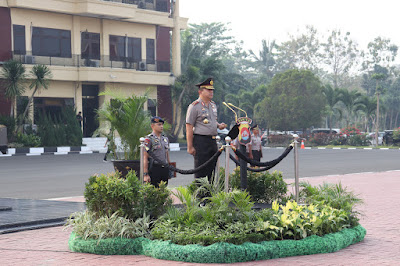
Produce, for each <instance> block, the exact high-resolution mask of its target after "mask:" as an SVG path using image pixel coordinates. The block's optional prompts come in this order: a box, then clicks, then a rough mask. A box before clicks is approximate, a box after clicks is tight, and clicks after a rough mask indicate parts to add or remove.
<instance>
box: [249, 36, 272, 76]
mask: <svg viewBox="0 0 400 266" xmlns="http://www.w3.org/2000/svg"><path fill="white" fill-rule="evenodd" d="M261 45H262V46H261V50H260V51H259V53H258V56H257V55H256V54H255V52H253V50H250V51H249V52H250V55H251V57H252V59H253V60H254V67H255V68H256V69H257V70H258V71H259V73H260V74H261V75H266V76H267V77H270V78H271V77H272V76H273V74H274V72H273V67H274V65H275V58H274V56H275V54H274V50H275V49H276V48H277V47H278V46H277V45H276V43H275V40H273V41H272V42H267V41H266V40H265V39H264V40H262V41H261Z"/></svg>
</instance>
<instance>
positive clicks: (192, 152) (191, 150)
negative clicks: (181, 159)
mask: <svg viewBox="0 0 400 266" xmlns="http://www.w3.org/2000/svg"><path fill="white" fill-rule="evenodd" d="M187 152H188V153H189V154H191V155H193V156H195V155H196V149H195V148H194V147H193V146H192V147H187Z"/></svg>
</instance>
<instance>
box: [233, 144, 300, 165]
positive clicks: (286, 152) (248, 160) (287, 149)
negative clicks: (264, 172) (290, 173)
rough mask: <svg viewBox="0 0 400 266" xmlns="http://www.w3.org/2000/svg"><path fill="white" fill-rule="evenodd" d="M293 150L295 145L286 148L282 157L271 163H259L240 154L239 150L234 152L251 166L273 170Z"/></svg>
mask: <svg viewBox="0 0 400 266" xmlns="http://www.w3.org/2000/svg"><path fill="white" fill-rule="evenodd" d="M292 149H293V143H292V144H290V146H289V147H287V148H286V150H285V151H284V152H283V153H282V154H281V156H279V157H278V158H276V159H275V160H272V161H269V162H258V161H255V160H252V159H250V158H248V157H247V156H246V155H245V154H243V153H242V152H240V151H239V150H238V149H233V151H234V152H235V154H236V155H237V156H238V157H239V158H240V159H243V160H244V161H246V162H248V163H250V164H251V165H255V166H261V167H270V168H272V167H274V166H275V165H277V164H278V163H280V161H282V160H283V159H284V158H285V157H286V156H287V155H288V154H289V153H290V152H291V151H292Z"/></svg>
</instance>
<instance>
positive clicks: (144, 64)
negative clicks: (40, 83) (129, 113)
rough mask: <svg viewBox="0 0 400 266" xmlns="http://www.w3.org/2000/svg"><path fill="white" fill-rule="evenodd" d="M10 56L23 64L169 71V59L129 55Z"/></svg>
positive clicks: (29, 53) (27, 54) (28, 53)
mask: <svg viewBox="0 0 400 266" xmlns="http://www.w3.org/2000/svg"><path fill="white" fill-rule="evenodd" d="M12 58H13V59H14V60H17V61H19V62H21V63H23V64H29V65H35V64H42V65H50V66H72V67H94V68H96V67H105V68H125V69H134V70H138V71H154V72H170V70H171V65H170V64H171V63H170V61H159V60H147V61H146V60H145V59H141V60H138V59H134V58H131V57H115V56H114V57H112V56H108V55H103V56H100V57H98V58H94V59H90V58H83V57H82V55H71V57H58V56H39V55H32V53H31V52H27V53H26V54H15V53H13V54H12Z"/></svg>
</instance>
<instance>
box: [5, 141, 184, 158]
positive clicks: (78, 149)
mask: <svg viewBox="0 0 400 266" xmlns="http://www.w3.org/2000/svg"><path fill="white" fill-rule="evenodd" d="M183 149H186V145H184V146H182V147H180V145H179V143H170V149H169V150H170V151H180V150H183ZM106 151H107V149H101V150H98V149H96V150H93V149H92V148H91V147H88V146H71V147H37V148H28V147H23V148H8V149H7V150H6V154H2V153H1V152H0V157H11V156H41V155H67V154H93V153H106Z"/></svg>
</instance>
